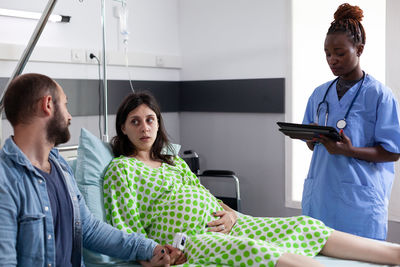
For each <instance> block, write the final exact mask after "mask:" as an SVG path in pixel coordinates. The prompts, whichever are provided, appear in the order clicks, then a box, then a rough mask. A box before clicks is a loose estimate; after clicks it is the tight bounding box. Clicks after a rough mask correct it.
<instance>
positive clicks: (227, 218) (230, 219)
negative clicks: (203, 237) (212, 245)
mask: <svg viewBox="0 0 400 267" xmlns="http://www.w3.org/2000/svg"><path fill="white" fill-rule="evenodd" d="M213 215H214V216H215V217H220V218H219V219H218V220H215V221H212V222H209V223H208V224H207V225H206V227H208V230H207V231H208V232H219V233H223V234H227V233H229V232H230V231H231V230H232V227H233V226H234V225H235V223H236V220H237V215H236V213H235V212H234V211H226V210H222V211H216V212H213Z"/></svg>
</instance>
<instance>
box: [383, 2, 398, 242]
mask: <svg viewBox="0 0 400 267" xmlns="http://www.w3.org/2000/svg"><path fill="white" fill-rule="evenodd" d="M386 8H387V25H386V84H387V85H388V86H389V87H390V88H391V89H392V90H393V92H394V94H395V95H396V96H397V99H398V100H400V76H399V68H398V65H399V62H400V54H399V53H398V48H399V47H400V35H399V28H400V18H399V15H398V14H399V13H398V12H399V10H400V2H399V1H397V0H386ZM395 174H396V175H395V181H394V184H395V186H394V187H393V191H392V196H397V199H398V196H399V195H400V186H399V183H400V181H399V179H400V163H399V162H397V163H396V173H395ZM394 199H395V198H393V197H392V198H391V201H390V207H389V214H390V216H392V217H396V219H397V220H399V219H400V218H399V216H398V214H399V212H398V211H399V209H400V203H399V201H393V200H394ZM388 239H389V240H390V241H395V242H397V243H400V223H398V222H389V233H388Z"/></svg>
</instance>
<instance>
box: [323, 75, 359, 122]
mask: <svg viewBox="0 0 400 267" xmlns="http://www.w3.org/2000/svg"><path fill="white" fill-rule="evenodd" d="M364 79H365V72H364V71H363V76H362V80H361V83H360V86H359V87H358V89H357V93H356V95H355V96H354V97H353V100H352V101H351V103H350V106H349V107H348V109H347V112H346V114H345V115H344V118H343V119H340V120H338V121H337V122H336V127H337V128H338V129H344V128H345V127H346V125H347V122H346V119H347V116H348V115H349V112H350V109H351V107H352V106H353V104H354V101H355V100H356V98H357V96H358V94H359V93H360V89H361V87H362V85H363V83H364ZM337 80H339V77H337V78H336V79H335V80H334V81H333V82H331V84H330V85H329V87H328V89H326V92H325V95H324V98H323V99H322V101H321V102H319V104H318V107H317V123H318V122H319V111H320V108H321V105H322V104H325V105H326V112H325V126H326V123H327V122H328V114H329V104H328V101H326V96H327V95H328V93H329V89H331V87H332V85H333V84H334V83H335V82H336V81H337Z"/></svg>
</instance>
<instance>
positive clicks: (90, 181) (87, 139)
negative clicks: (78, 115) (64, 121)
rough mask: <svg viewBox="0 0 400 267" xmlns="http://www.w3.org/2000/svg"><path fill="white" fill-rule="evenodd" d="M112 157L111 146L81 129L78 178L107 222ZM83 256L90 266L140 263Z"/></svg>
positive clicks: (92, 208)
mask: <svg viewBox="0 0 400 267" xmlns="http://www.w3.org/2000/svg"><path fill="white" fill-rule="evenodd" d="M112 159H113V153H112V150H111V146H110V144H108V143H105V142H103V141H101V140H100V139H99V138H98V137H96V136H95V135H93V134H92V133H90V132H89V131H88V130H86V129H84V128H82V129H81V135H80V137H79V146H78V156H77V159H76V169H75V179H76V182H77V184H78V187H79V190H80V191H81V193H82V195H83V197H84V198H85V201H86V205H87V206H88V208H89V210H90V211H91V212H92V214H93V215H94V216H95V217H96V218H97V219H99V220H100V221H103V222H105V212H104V204H103V176H104V173H105V171H106V169H107V166H108V164H109V163H110V162H111V160H112ZM83 259H84V262H85V265H86V266H87V267H100V266H103V267H104V266H137V265H135V264H134V263H128V262H125V261H122V260H119V259H114V258H111V257H109V256H106V255H103V254H100V253H97V252H93V251H90V250H87V249H84V250H83Z"/></svg>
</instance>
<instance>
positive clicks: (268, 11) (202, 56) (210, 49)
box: [179, 0, 299, 216]
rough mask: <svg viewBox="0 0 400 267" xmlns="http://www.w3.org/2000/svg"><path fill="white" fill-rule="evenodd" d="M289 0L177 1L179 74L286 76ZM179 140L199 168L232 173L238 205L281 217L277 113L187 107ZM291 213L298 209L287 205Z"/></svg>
mask: <svg viewBox="0 0 400 267" xmlns="http://www.w3.org/2000/svg"><path fill="white" fill-rule="evenodd" d="M289 4H290V1H273V0H255V1H251V2H249V1H246V0H239V1H230V0H219V1H214V0H202V1H195V0H184V1H180V13H179V16H180V24H179V27H180V38H181V49H182V66H183V68H182V72H181V77H182V79H183V80H203V79H209V80H213V79H246V78H270V77H273V78H277V77H284V78H287V76H288V64H289V63H288V61H289V60H290V58H289V54H288V50H289V49H288V44H289V39H288V29H289V26H290V23H289V16H290V12H289V10H290V5H289ZM180 118H181V121H180V122H181V124H180V125H181V144H182V145H183V148H184V149H188V148H191V149H194V150H195V151H197V152H198V153H199V154H200V156H201V157H202V158H203V161H202V162H201V164H202V165H201V168H202V169H203V170H204V169H221V168H222V169H230V170H233V171H235V172H236V173H237V174H238V176H239V179H240V186H241V192H242V208H243V210H244V212H245V213H250V214H253V215H258V216H284V215H288V214H292V213H293V211H290V210H288V209H285V208H284V170H285V168H284V136H283V135H282V134H280V133H279V132H278V130H277V126H276V121H282V120H284V114H254V113H252V114H240V113H228V114H227V113H190V112H183V113H181V115H180ZM295 212H297V213H298V212H299V211H295Z"/></svg>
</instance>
